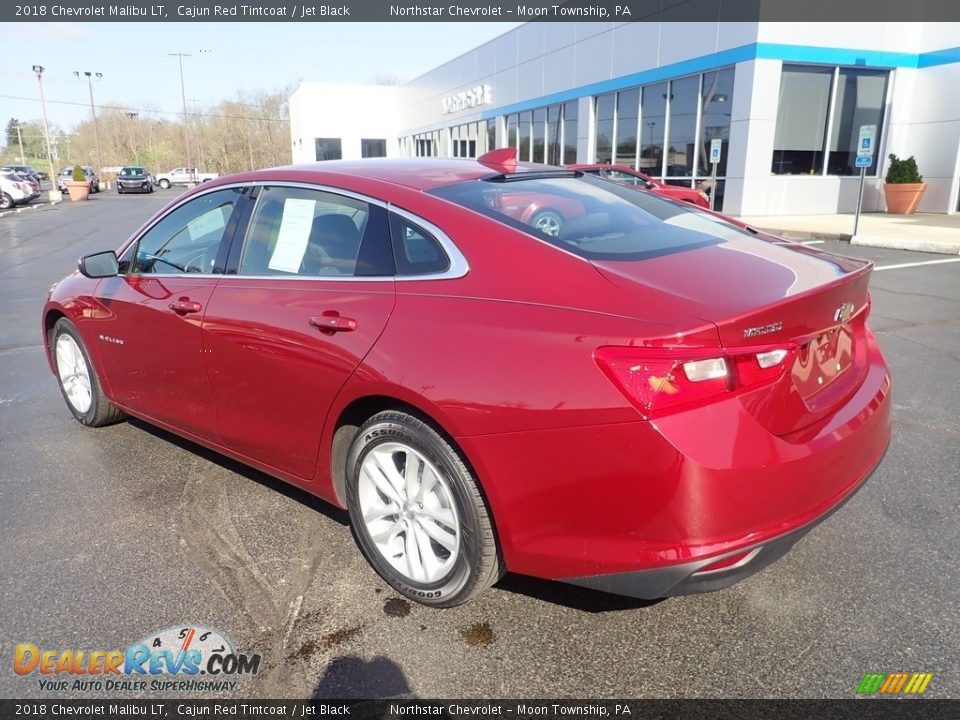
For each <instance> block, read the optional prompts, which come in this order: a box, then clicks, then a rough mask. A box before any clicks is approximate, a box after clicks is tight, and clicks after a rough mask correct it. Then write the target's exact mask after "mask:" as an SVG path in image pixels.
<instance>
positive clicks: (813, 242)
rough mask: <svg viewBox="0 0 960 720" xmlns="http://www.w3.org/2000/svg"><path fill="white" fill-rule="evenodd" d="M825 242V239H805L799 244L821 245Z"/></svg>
mask: <svg viewBox="0 0 960 720" xmlns="http://www.w3.org/2000/svg"><path fill="white" fill-rule="evenodd" d="M825 242H826V240H807V241H805V242H802V243H800V244H801V245H823V244H824V243H825Z"/></svg>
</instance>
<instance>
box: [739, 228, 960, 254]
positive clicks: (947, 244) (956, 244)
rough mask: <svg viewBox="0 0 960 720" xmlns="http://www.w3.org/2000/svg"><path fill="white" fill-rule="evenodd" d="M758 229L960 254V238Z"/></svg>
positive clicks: (791, 235)
mask: <svg viewBox="0 0 960 720" xmlns="http://www.w3.org/2000/svg"><path fill="white" fill-rule="evenodd" d="M757 229H758V230H763V231H764V232H767V233H770V234H771V235H779V236H780V237H783V238H786V239H788V240H834V241H838V242H848V243H850V244H851V245H861V246H863V247H876V248H887V249H889V250H911V251H913V252H925V253H937V254H938V255H960V238H958V239H957V240H923V239H920V238H886V237H879V236H877V235H851V234H850V233H829V232H816V231H810V230H790V229H787V228H783V229H776V228H766V227H758V228H757Z"/></svg>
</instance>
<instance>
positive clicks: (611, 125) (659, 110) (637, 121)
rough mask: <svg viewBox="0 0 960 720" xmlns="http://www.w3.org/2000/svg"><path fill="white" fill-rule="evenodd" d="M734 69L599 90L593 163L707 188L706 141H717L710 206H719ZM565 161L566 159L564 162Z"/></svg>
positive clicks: (709, 184) (596, 105)
mask: <svg viewBox="0 0 960 720" xmlns="http://www.w3.org/2000/svg"><path fill="white" fill-rule="evenodd" d="M733 77H734V69H733V68H732V67H730V68H723V69H720V70H714V71H711V72H708V73H703V74H702V75H691V76H688V77H683V78H677V79H676V80H671V81H669V82H660V83H654V84H653V85H645V86H643V87H639V88H628V89H626V90H620V91H619V92H616V93H607V94H605V95H599V96H597V98H596V101H595V105H594V108H595V112H596V121H597V122H596V134H595V136H594V158H595V160H594V161H595V162H598V163H608V162H613V163H615V164H617V165H626V166H628V167H632V168H634V169H637V170H640V171H642V172H644V173H646V174H648V175H650V176H651V177H654V178H657V179H662V180H663V181H664V182H667V183H669V184H671V185H680V186H683V187H691V188H697V189H700V190H703V191H704V192H707V193H710V192H712V190H711V187H710V186H711V181H710V173H711V170H712V168H711V166H710V157H709V155H710V141H711V140H713V139H714V138H719V139H720V140H722V141H723V154H722V158H721V162H720V165H719V167H718V168H717V193H716V201H715V207H716V208H718V209H719V208H720V207H722V198H723V186H724V177H723V176H724V175H725V174H726V169H727V165H726V163H727V155H728V154H729V147H728V145H729V140H730V107H731V104H732V98H733ZM568 162H571V161H568Z"/></svg>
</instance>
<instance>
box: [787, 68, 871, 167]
mask: <svg viewBox="0 0 960 720" xmlns="http://www.w3.org/2000/svg"><path fill="white" fill-rule="evenodd" d="M889 75H890V73H889V71H887V70H867V69H865V68H841V67H822V66H810V65H784V66H783V69H782V71H781V74H780V97H779V101H778V104H777V124H776V130H775V134H774V141H773V160H772V166H771V172H773V174H775V175H855V174H859V170H858V169H857V168H856V166H855V163H856V155H857V148H856V145H857V138H858V136H859V134H860V127H861V126H862V125H876V126H877V134H876V137H875V140H874V147H880V142H881V139H882V138H881V134H882V132H883V109H884V104H885V102H886V96H887V84H888V78H889ZM880 165H881V163H874V165H873V167H872V168H869V169H868V170H867V174H868V175H876V174H877V170H878V168H879V167H880Z"/></svg>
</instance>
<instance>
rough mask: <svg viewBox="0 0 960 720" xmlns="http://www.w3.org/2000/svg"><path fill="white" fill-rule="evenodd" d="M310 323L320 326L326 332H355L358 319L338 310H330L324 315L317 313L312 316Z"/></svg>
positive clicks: (316, 326)
mask: <svg viewBox="0 0 960 720" xmlns="http://www.w3.org/2000/svg"><path fill="white" fill-rule="evenodd" d="M310 324H311V325H313V326H314V327H315V328H320V330H322V331H323V332H325V333H336V332H353V331H354V330H356V329H357V321H356V320H354V319H353V318H348V317H343V316H342V315H341V314H340V313H338V312H337V311H336V310H328V311H327V312H325V313H323V315H315V316H314V317H312V318H310Z"/></svg>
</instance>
